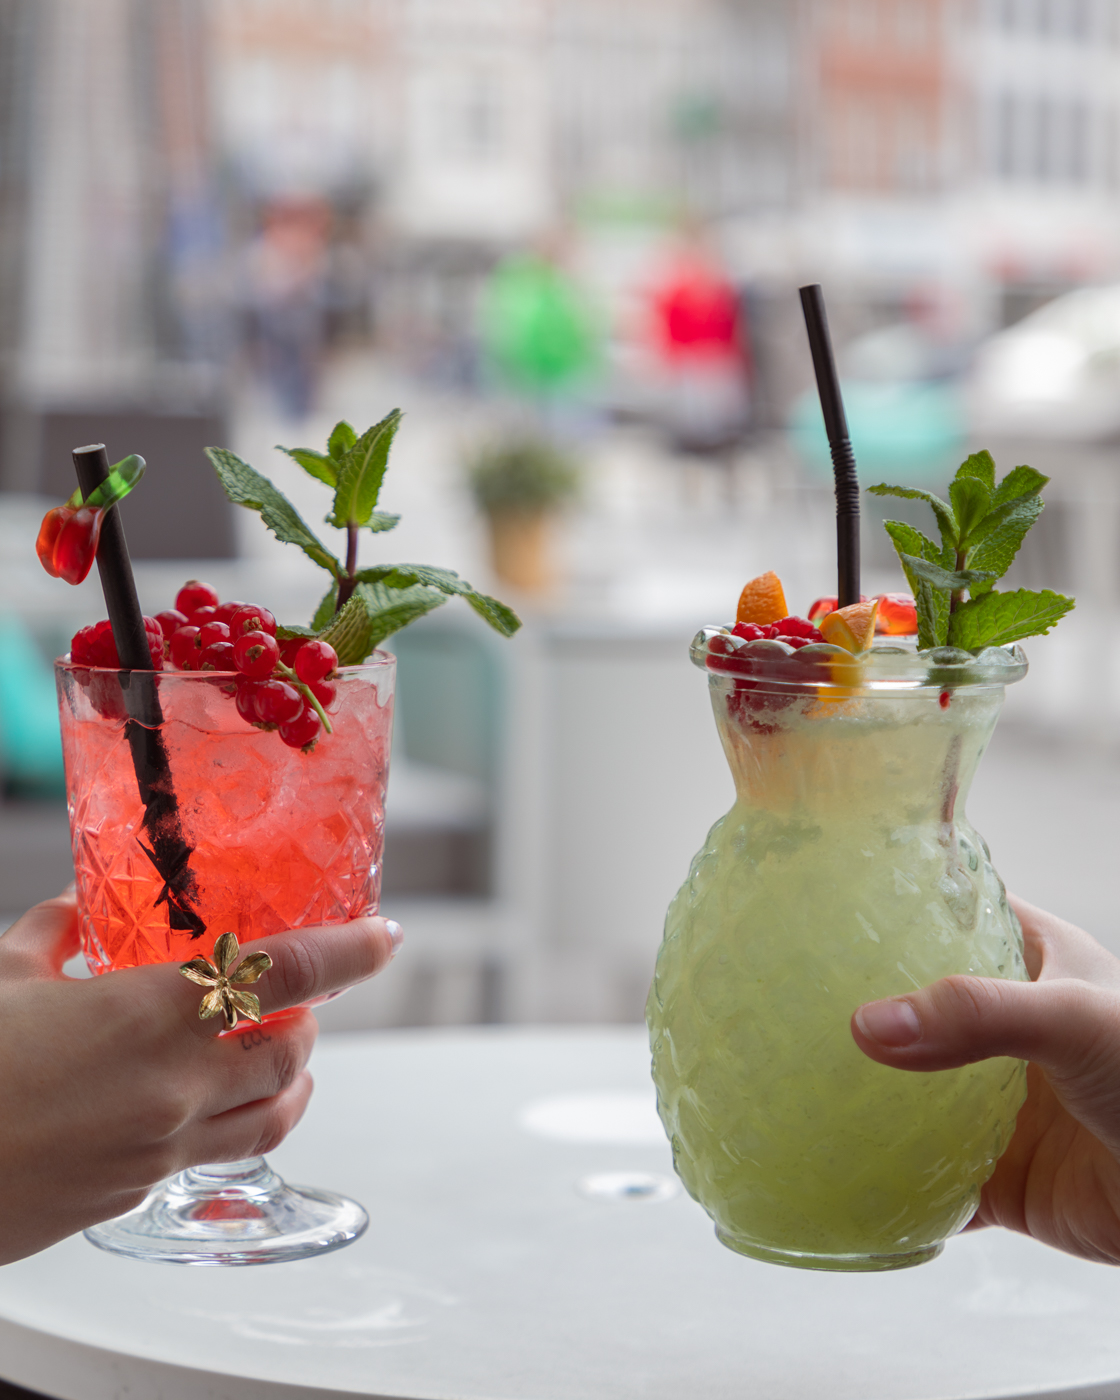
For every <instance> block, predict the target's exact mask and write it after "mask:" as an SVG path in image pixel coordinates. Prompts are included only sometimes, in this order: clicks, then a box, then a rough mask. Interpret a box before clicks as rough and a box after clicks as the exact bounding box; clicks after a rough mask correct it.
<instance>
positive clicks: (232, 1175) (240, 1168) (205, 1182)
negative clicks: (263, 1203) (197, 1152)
mask: <svg viewBox="0 0 1120 1400" xmlns="http://www.w3.org/2000/svg"><path fill="white" fill-rule="evenodd" d="M179 1184H180V1185H181V1186H182V1188H183V1189H184V1190H185V1191H190V1192H191V1193H193V1194H197V1195H205V1196H239V1195H246V1194H252V1195H256V1194H257V1193H259V1192H267V1191H271V1190H273V1189H275V1187H276V1186H277V1185H278V1184H279V1180H278V1178H277V1176H276V1173H275V1172H274V1171H273V1170H272V1168H271V1167H270V1166H269V1165H268V1163H267V1162H266V1161H265V1159H264V1158H263V1157H246V1158H244V1159H243V1160H241V1161H240V1162H215V1163H211V1164H208V1165H206V1166H200V1167H188V1168H187V1170H186V1171H185V1172H180V1174H179Z"/></svg>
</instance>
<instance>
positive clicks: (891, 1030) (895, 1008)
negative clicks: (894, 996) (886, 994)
mask: <svg viewBox="0 0 1120 1400" xmlns="http://www.w3.org/2000/svg"><path fill="white" fill-rule="evenodd" d="M856 1025H857V1026H858V1027H859V1028H860V1030H861V1031H862V1032H863V1033H864V1035H865V1036H866V1037H867V1038H868V1040H875V1041H878V1043H879V1044H880V1045H885V1046H888V1047H889V1048H890V1049H892V1050H897V1049H900V1048H901V1047H902V1046H904V1045H913V1044H914V1042H915V1041H916V1040H918V1039H919V1038H920V1037H921V1034H922V1023H921V1021H919V1020H918V1013H917V1012H916V1011H915V1010H914V1008H913V1007H912V1006H911V1005H910V1003H909V1002H908V1001H869V1002H868V1003H867V1005H866V1006H861V1007H860V1009H859V1010H858V1011H857V1012H856Z"/></svg>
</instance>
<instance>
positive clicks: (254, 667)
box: [211, 624, 280, 680]
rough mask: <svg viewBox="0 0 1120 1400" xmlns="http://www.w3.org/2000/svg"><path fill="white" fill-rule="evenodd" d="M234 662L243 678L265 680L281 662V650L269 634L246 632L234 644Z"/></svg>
mask: <svg viewBox="0 0 1120 1400" xmlns="http://www.w3.org/2000/svg"><path fill="white" fill-rule="evenodd" d="M211 625H213V624H211ZM233 660H234V664H235V665H236V667H237V669H238V670H239V671H240V672H241V674H242V675H243V676H251V677H252V678H253V679H254V680H264V679H265V677H266V676H271V675H272V668H273V667H274V666H275V665H276V663H277V661H279V660H280V648H279V647H278V646H277V644H276V638H275V637H270V636H269V635H268V633H267V632H246V633H245V634H244V636H241V637H238V639H237V641H236V642H234V644H233Z"/></svg>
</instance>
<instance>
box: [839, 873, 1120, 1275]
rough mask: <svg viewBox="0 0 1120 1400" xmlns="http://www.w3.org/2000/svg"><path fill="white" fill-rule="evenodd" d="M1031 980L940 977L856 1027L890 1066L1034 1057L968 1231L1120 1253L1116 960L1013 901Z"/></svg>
mask: <svg viewBox="0 0 1120 1400" xmlns="http://www.w3.org/2000/svg"><path fill="white" fill-rule="evenodd" d="M1011 903H1012V905H1013V907H1014V909H1015V912H1016V913H1017V914H1018V916H1019V919H1020V922H1021V923H1022V925H1023V940H1024V944H1025V950H1026V961H1027V969H1028V971H1029V972H1030V975H1031V978H1032V979H1033V980H1032V981H1031V982H1002V981H997V980H994V979H991V978H984V977H947V978H945V979H944V981H941V982H935V983H934V984H933V985H932V986H930V987H926V988H925V989H924V990H922V991H920V992H911V993H908V994H907V995H906V996H903V997H893V998H891V999H890V1000H887V1001H877V1002H870V1003H868V1004H867V1005H866V1006H861V1007H860V1008H859V1010H858V1011H857V1012H856V1013H855V1015H854V1016H853V1017H852V1034H853V1035H854V1036H855V1039H856V1043H857V1044H858V1045H859V1047H860V1049H861V1050H863V1052H864V1054H866V1055H869V1056H870V1057H871V1058H872V1059H873V1060H878V1061H879V1063H880V1064H884V1065H893V1066H894V1067H895V1068H897V1069H910V1070H937V1069H952V1068H953V1067H954V1066H957V1065H965V1064H971V1063H973V1062H974V1061H976V1060H984V1059H987V1058H989V1057H990V1056H992V1055H1011V1056H1015V1057H1016V1058H1018V1059H1023V1060H1029V1061H1030V1062H1031V1063H1030V1065H1029V1067H1028V1070H1027V1084H1028V1092H1027V1101H1026V1103H1025V1104H1024V1105H1023V1107H1022V1109H1021V1110H1020V1112H1019V1118H1018V1121H1017V1123H1016V1125H1015V1133H1014V1136H1013V1137H1012V1139H1011V1143H1010V1145H1009V1146H1008V1148H1007V1151H1006V1152H1005V1153H1004V1154H1003V1156H1002V1157H1001V1158H1000V1160H999V1162H998V1164H997V1166H996V1169H995V1172H994V1174H993V1175H992V1177H991V1179H990V1180H989V1182H988V1183H987V1185H986V1186H985V1187H984V1189H983V1192H982V1195H981V1198H980V1208H979V1210H978V1211H977V1213H976V1216H975V1217H974V1219H973V1221H972V1222H971V1225H970V1226H969V1227H968V1228H978V1227H980V1226H984V1225H1004V1226H1006V1227H1007V1228H1008V1229H1010V1230H1019V1231H1021V1232H1022V1233H1023V1234H1027V1235H1033V1236H1034V1238H1035V1239H1038V1240H1041V1241H1043V1243H1045V1244H1049V1245H1053V1246H1054V1247H1055V1248H1057V1249H1064V1250H1065V1251H1066V1252H1067V1253H1069V1254H1076V1255H1080V1256H1081V1257H1082V1258H1084V1259H1094V1260H1098V1261H1100V1262H1104V1263H1108V1264H1117V1263H1120V961H1118V960H1117V959H1116V958H1114V957H1113V956H1112V954H1111V953H1109V952H1107V951H1106V950H1105V949H1104V948H1102V947H1101V945H1100V944H1099V943H1097V942H1096V941H1095V940H1094V939H1092V938H1090V936H1089V935H1088V934H1087V933H1084V932H1082V930H1081V929H1079V928H1075V927H1074V926H1073V925H1072V924H1067V923H1065V922H1064V921H1063V920H1061V919H1057V918H1055V917H1054V916H1053V915H1052V914H1047V913H1045V912H1044V911H1043V910H1041V909H1035V908H1034V907H1033V906H1032V905H1030V904H1024V903H1023V902H1022V901H1021V900H1017V899H1012V901H1011Z"/></svg>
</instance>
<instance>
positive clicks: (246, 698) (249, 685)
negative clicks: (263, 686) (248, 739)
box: [235, 676, 260, 724]
mask: <svg viewBox="0 0 1120 1400" xmlns="http://www.w3.org/2000/svg"><path fill="white" fill-rule="evenodd" d="M259 684H260V682H259V681H254V680H250V679H249V677H248V676H243V677H242V678H241V679H240V680H239V681H238V682H237V699H236V701H235V703H236V705H237V713H238V714H239V715H240V716H241V718H242V719H243V720H244V721H245V723H246V724H256V723H258V716H257V707H256V698H257V689H258V687H259Z"/></svg>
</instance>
